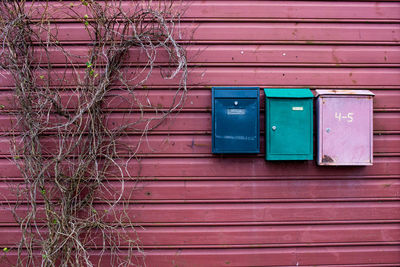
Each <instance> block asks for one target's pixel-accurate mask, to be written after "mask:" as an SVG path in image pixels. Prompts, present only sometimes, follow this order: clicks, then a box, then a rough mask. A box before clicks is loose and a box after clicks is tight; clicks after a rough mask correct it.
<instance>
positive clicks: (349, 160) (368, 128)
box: [316, 90, 374, 166]
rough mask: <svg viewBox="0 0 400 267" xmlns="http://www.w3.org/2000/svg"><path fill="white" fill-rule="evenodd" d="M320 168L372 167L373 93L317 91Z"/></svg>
mask: <svg viewBox="0 0 400 267" xmlns="http://www.w3.org/2000/svg"><path fill="white" fill-rule="evenodd" d="M316 92H317V97H318V98H317V120H318V131H317V132H318V165H331V166H332V165H333V166H335V165H372V135H373V130H372V112H373V108H372V106H373V103H372V97H373V96H374V94H373V93H371V92H370V91H367V90H316Z"/></svg>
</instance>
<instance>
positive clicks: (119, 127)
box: [0, 0, 188, 266]
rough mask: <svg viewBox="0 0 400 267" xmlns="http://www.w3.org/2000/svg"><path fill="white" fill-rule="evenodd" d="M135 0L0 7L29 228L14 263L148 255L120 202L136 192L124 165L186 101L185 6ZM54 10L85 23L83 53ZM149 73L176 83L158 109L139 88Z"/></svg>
mask: <svg viewBox="0 0 400 267" xmlns="http://www.w3.org/2000/svg"><path fill="white" fill-rule="evenodd" d="M128 2H129V5H127V1H121V0H118V1H117V0H114V1H103V2H101V3H97V2H96V1H92V0H82V1H80V2H78V3H79V4H75V5H74V4H71V3H62V2H61V3H60V2H57V3H54V2H53V3H51V2H50V1H39V2H26V1H20V0H7V1H2V2H1V4H0V27H1V30H0V40H1V42H2V44H1V48H0V57H1V58H2V59H1V60H0V63H1V68H2V69H1V75H2V76H1V78H0V79H3V80H12V81H13V86H12V87H11V88H12V90H13V92H14V96H15V105H14V106H15V107H16V109H15V110H14V111H9V113H10V115H12V117H13V118H15V119H12V120H13V129H12V131H11V133H9V135H10V136H11V137H12V138H10V139H11V140H12V141H11V145H12V157H13V160H14V162H15V163H16V164H17V165H18V168H19V170H20V172H21V174H22V178H23V180H22V183H20V185H19V186H18V188H17V191H16V192H17V195H18V200H17V201H16V202H15V205H14V206H13V214H14V217H15V219H16V221H17V222H18V223H19V226H20V229H21V232H22V237H21V242H20V243H19V245H18V247H17V251H18V257H17V262H16V263H17V265H19V266H39V265H41V266H94V265H96V264H97V263H98V262H99V261H103V262H104V261H107V262H109V263H110V264H111V265H112V266H130V265H135V264H137V265H143V264H144V261H143V260H142V258H143V257H142V256H141V253H140V252H141V249H140V244H139V242H138V240H137V237H136V236H135V234H134V233H135V227H136V224H134V221H132V215H131V214H128V212H126V209H125V207H126V203H127V202H128V200H129V196H130V193H131V192H129V193H127V192H126V189H125V186H124V184H125V182H126V181H127V180H129V179H136V177H133V175H131V174H130V172H129V168H128V165H127V164H128V163H129V162H130V160H132V159H133V160H135V159H136V155H137V152H138V150H139V147H140V145H141V143H142V140H144V139H145V137H146V135H147V133H148V132H149V131H151V130H152V129H154V128H156V127H157V126H159V125H160V124H161V123H163V121H164V120H165V119H166V118H167V116H169V115H170V114H171V113H173V112H178V111H179V109H180V108H181V106H182V104H183V101H184V98H185V94H186V91H187V87H186V80H187V76H188V67H187V59H186V53H185V49H184V48H183V47H182V46H181V45H180V44H179V43H178V37H177V36H179V34H177V32H175V31H176V23H178V22H179V15H180V14H179V12H177V11H181V10H182V9H181V8H176V7H174V6H173V3H172V2H163V1H128ZM127 6H128V7H129V8H127ZM57 14H64V15H65V14H68V15H69V19H70V21H72V22H70V23H71V25H72V26H74V27H78V28H80V29H81V30H80V34H81V35H80V36H83V37H82V38H87V43H86V44H85V46H82V47H84V48H85V49H86V50H87V53H86V52H85V53H86V54H82V53H80V54H79V53H77V52H76V51H75V50H73V48H74V46H72V45H71V44H70V43H68V33H66V32H65V28H62V23H57V21H56V20H55V18H54V17H56V16H57ZM38 15H40V16H38ZM66 36H67V38H66ZM82 47H81V48H82ZM86 50H85V51H86ZM160 57H162V58H163V60H161V61H162V62H163V63H162V64H160ZM55 58H57V59H58V60H57V62H62V63H59V64H58V65H57V64H56V63H54V62H55ZM134 59H135V60H134ZM159 73H161V74H159ZM153 76H160V77H161V78H162V79H166V80H167V79H168V80H174V81H176V86H175V87H174V88H176V92H175V97H173V100H172V101H171V104H170V106H169V107H163V109H162V110H160V108H159V107H154V106H153V105H152V104H151V102H150V101H149V99H147V98H146V97H144V98H143V97H142V95H141V96H138V94H137V91H138V89H143V88H145V86H146V84H147V83H149V80H150V79H152V77H153ZM122 95H123V96H122ZM122 97H123V98H124V99H123V100H122V101H125V102H126V103H130V109H129V110H128V111H127V113H126V114H125V115H126V119H125V120H123V122H121V121H120V122H119V123H116V124H114V122H113V123H111V121H112V119H111V117H112V114H111V112H112V111H110V109H108V107H110V103H112V102H113V101H114V102H120V101H121V99H120V98H122ZM128 132H129V133H131V134H135V135H137V136H138V137H139V138H138V140H139V141H138V142H137V143H136V144H135V145H134V146H126V145H123V144H120V142H119V140H120V138H121V137H122V136H124V135H126V134H127V133H128ZM121 151H124V155H125V156H124V157H122V156H121ZM115 185H117V186H115ZM121 248H124V253H123V255H124V256H121V255H122V254H121V253H120V249H121ZM138 252H139V253H138Z"/></svg>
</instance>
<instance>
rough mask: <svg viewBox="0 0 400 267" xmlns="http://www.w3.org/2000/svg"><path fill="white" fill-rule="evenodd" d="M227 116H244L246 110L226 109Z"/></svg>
mask: <svg viewBox="0 0 400 267" xmlns="http://www.w3.org/2000/svg"><path fill="white" fill-rule="evenodd" d="M227 114H228V115H244V114H246V110H245V109H242V108H228V111H227Z"/></svg>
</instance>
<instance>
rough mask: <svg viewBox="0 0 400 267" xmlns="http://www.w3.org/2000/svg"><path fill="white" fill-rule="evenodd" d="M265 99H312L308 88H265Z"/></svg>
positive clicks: (312, 96)
mask: <svg viewBox="0 0 400 267" xmlns="http://www.w3.org/2000/svg"><path fill="white" fill-rule="evenodd" d="M264 93H265V97H268V98H314V95H313V93H312V92H311V90H310V89H308V88H299V89H286V88H265V89H264Z"/></svg>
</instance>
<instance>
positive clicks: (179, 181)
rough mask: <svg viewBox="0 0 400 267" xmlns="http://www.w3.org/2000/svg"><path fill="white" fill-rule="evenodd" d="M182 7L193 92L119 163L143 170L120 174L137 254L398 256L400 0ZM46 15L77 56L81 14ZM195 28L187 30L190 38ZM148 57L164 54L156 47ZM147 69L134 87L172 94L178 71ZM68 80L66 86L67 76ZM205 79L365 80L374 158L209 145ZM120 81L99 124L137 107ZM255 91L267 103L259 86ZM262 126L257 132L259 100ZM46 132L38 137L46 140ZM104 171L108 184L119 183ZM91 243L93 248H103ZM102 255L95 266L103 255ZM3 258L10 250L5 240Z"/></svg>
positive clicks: (8, 104)
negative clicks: (348, 160) (339, 160)
mask: <svg viewBox="0 0 400 267" xmlns="http://www.w3.org/2000/svg"><path fill="white" fill-rule="evenodd" d="M49 4H50V8H51V6H52V5H55V6H56V5H60V4H61V3H60V2H50V3H49ZM68 4H69V2H68ZM123 5H124V6H127V3H123ZM183 5H187V11H186V13H185V15H184V16H183V17H182V18H183V23H182V24H181V25H180V26H181V27H180V29H181V30H182V31H181V34H182V36H183V43H185V45H186V46H187V49H188V58H189V60H190V64H191V65H192V66H194V65H195V66H196V67H195V68H193V69H192V70H191V72H190V80H189V86H191V87H193V88H196V89H195V90H191V91H189V94H188V97H187V100H186V104H185V106H184V108H183V110H182V112H181V113H180V114H178V115H177V116H173V117H172V118H171V119H170V120H169V121H168V122H166V123H165V124H163V125H162V126H161V127H160V128H158V129H157V130H156V131H155V132H154V134H152V135H149V137H148V142H147V141H145V142H144V143H143V145H142V146H141V148H140V149H139V151H140V153H142V155H143V158H142V160H141V162H140V164H139V163H137V162H134V161H131V162H130V163H129V164H128V169H129V171H130V173H131V174H132V175H134V176H135V175H139V176H141V177H142V179H141V181H140V182H139V183H137V184H136V183H134V182H129V181H127V183H126V184H125V185H126V188H125V189H126V191H125V195H124V196H128V193H129V196H131V199H130V201H131V202H132V203H131V205H129V206H128V207H129V209H128V210H129V215H130V217H131V219H132V221H137V222H139V223H141V224H142V225H144V226H145V229H144V230H142V229H141V228H137V234H138V236H139V238H140V239H141V241H142V244H143V245H144V246H145V248H146V250H145V254H146V263H147V266H151V267H152V266H160V267H163V266H180V267H181V266H188V267H189V266H190V267H192V266H266V265H267V266H302V265H303V266H304V265H306V266H325V267H326V266H329V267H339V266H340V267H343V266H351V267H373V266H374V267H377V266H380V267H382V266H390V267H393V266H399V265H400V247H399V244H400V238H399V229H400V227H399V225H400V214H399V210H400V207H399V203H400V202H399V192H400V190H399V186H400V182H399V181H400V179H399V177H400V157H399V154H400V138H399V134H400V71H399V70H398V68H397V67H398V66H399V65H400V48H399V46H398V44H399V41H400V26H399V21H400V15H399V14H400V13H399V10H400V3H399V2H398V1H197V0H195V1H190V2H186V1H184V3H183ZM74 8H75V9H74V11H76V12H77V14H81V15H82V16H83V15H85V14H86V13H87V10H86V9H85V7H83V6H82V5H81V4H80V3H78V2H77V4H76V5H75V7H74ZM39 14H40V15H41V13H40V12H38V15H39ZM51 15H52V16H54V18H55V19H57V20H58V21H59V24H58V26H59V27H60V33H61V35H60V36H61V38H62V39H63V40H64V41H68V43H69V44H70V46H69V47H68V48H67V51H71V53H73V54H76V55H79V56H83V57H77V58H75V60H76V61H74V63H76V64H85V63H86V61H85V58H84V57H85V56H86V55H87V51H88V49H87V47H86V46H85V45H86V43H87V34H86V32H85V31H84V30H82V29H83V27H84V25H83V24H82V23H71V22H72V20H70V17H69V14H68V12H52V13H51ZM89 15H90V14H89ZM365 22H368V23H365ZM193 29H195V34H194V35H193V37H194V39H193V40H191V42H190V43H186V41H188V40H189V39H190V35H188V33H190V31H191V30H193ZM36 51H38V50H36ZM136 52H137V51H136V50H134V49H132V50H131V51H130V53H129V56H128V60H129V61H131V62H140V61H141V59H140V57H139V58H137V56H136V55H137V54H136ZM157 60H158V61H157V62H158V63H160V64H163V63H165V62H166V60H165V57H164V56H163V54H162V53H161V54H159V57H158V59H157ZM51 61H52V63H54V64H55V65H57V66H59V67H62V64H63V63H64V62H65V60H64V58H63V56H62V55H61V54H60V53H52V54H51ZM62 72H63V70H61V69H60V70H57V69H55V70H54V73H55V74H57V73H58V74H60V75H61V73H62ZM2 74H4V73H2ZM157 75H158V73H157V71H156V72H155V77H153V78H152V80H151V81H150V82H149V84H146V88H142V89H143V90H136V92H137V93H138V95H139V99H142V100H143V101H144V102H143V103H145V101H146V99H145V97H146V96H149V100H150V102H151V103H152V104H153V106H155V107H156V108H157V110H162V109H164V108H166V107H167V106H168V104H169V103H171V100H172V97H173V94H174V90H173V89H174V88H175V83H176V81H165V80H163V79H161V78H160V77H158V76H157ZM67 79H68V82H70V83H69V85H70V86H71V87H73V86H74V79H73V78H72V77H71V76H68V77H67ZM68 82H67V84H68ZM212 86H259V87H279V88H290V87H307V88H311V89H312V90H315V89H320V88H326V89H337V90H343V89H363V90H365V89H368V90H372V92H373V93H374V94H375V95H376V96H375V97H374V100H373V101H374V126H373V127H374V137H373V142H374V143H373V145H374V165H373V166H367V167H350V166H347V167H346V166H344V167H329V168H327V167H322V166H321V167H319V166H317V165H316V164H315V162H312V161H310V162H284V163H281V162H265V160H264V159H263V154H262V153H260V154H258V155H250V156H248V155H247V156H237V155H233V156H226V155H225V156H213V155H212V154H211V90H210V88H211V87H212ZM12 87H13V82H12V79H10V76H7V74H6V75H5V76H1V75H0V89H1V91H0V113H1V114H0V132H1V133H2V135H7V134H8V133H9V130H10V129H11V120H10V119H12V117H10V116H9V114H6V112H8V111H10V110H13V109H15V108H16V107H15V105H14V104H13V103H12V101H13V100H12V99H13V97H12V95H11V89H12ZM116 89H117V90H115V91H113V92H112V93H113V94H114V95H115V97H110V98H108V100H107V101H106V103H105V106H106V107H107V109H108V110H112V111H114V112H113V113H111V114H110V115H109V117H108V126H109V127H115V126H116V125H120V124H121V123H122V122H123V121H131V120H133V119H135V118H137V116H136V115H131V116H128V115H126V113H124V112H126V111H127V110H128V109H130V108H132V107H133V108H137V107H136V106H132V103H131V101H129V97H128V95H127V94H124V93H121V91H119V90H118V86H116ZM145 89H148V90H145ZM171 89H172V90H171ZM61 97H62V99H64V103H65V104H67V103H68V106H69V107H70V108H73V107H74V105H76V102H77V101H76V97H74V96H71V95H69V94H68V92H66V93H65V94H64V95H62V96H61ZM126 97H128V98H126ZM260 97H261V103H260V104H261V105H260V107H261V109H262V110H263V108H264V103H263V102H264V99H265V98H264V94H263V93H262V94H261V96H260ZM124 98H125V99H124ZM151 115H153V114H149V115H148V116H151ZM260 127H261V132H262V133H263V132H264V130H265V127H264V116H263V112H261V114H260ZM138 138H139V137H138V136H135V135H134V134H133V131H131V130H130V131H129V132H128V135H127V136H126V137H124V138H122V139H121V141H122V142H124V143H125V144H129V145H135V144H136V142H137V141H138ZM8 141H9V139H8V137H7V136H4V137H2V138H1V139H0V157H2V159H0V178H1V179H2V181H3V182H2V183H1V184H0V203H1V204H3V205H1V209H0V222H1V225H2V227H1V228H0V235H1V236H2V238H1V239H0V247H6V246H7V247H9V248H12V247H13V244H14V243H15V242H16V241H17V240H18V237H19V236H18V234H19V231H18V227H17V225H16V224H15V222H14V221H13V217H12V215H11V213H10V211H9V208H8V206H7V205H5V201H6V199H7V201H14V200H15V196H13V195H12V194H11V191H10V190H11V189H12V188H9V185H10V186H13V185H16V184H18V183H19V182H20V181H21V177H20V173H19V171H18V169H17V168H16V166H15V165H14V164H13V163H12V161H10V160H9V159H8V158H6V157H8V156H9V149H8V145H7V144H8ZM55 141H56V140H55V139H54V138H53V137H51V136H49V137H46V138H44V139H43V142H44V143H45V144H46V145H49V147H50V151H52V149H55V148H56V146H53V144H55ZM261 148H262V150H263V148H264V142H263V140H262V142H261ZM154 149H155V150H156V152H155V151H154ZM121 155H122V156H124V154H121ZM110 178H111V179H112V180H113V182H112V183H110V188H111V189H112V190H116V191H117V192H118V190H119V186H118V183H117V182H116V180H114V177H110ZM109 197H110V198H112V197H115V195H112V194H110V195H109ZM39 202H40V201H39ZM38 204H40V203H38ZM21 207H22V208H24V207H26V206H24V205H22V206H21ZM98 207H99V208H101V207H103V208H104V206H102V205H101V203H98ZM100 210H101V209H100ZM110 220H111V218H110ZM134 237H135V238H136V237H137V236H134ZM124 248H125V244H122V245H121V254H124V253H125V251H124V250H123V249H124ZM196 248H197V249H196ZM92 253H93V259H94V260H96V259H98V255H99V253H100V252H98V251H96V250H93V252H92ZM107 253H108V252H105V260H104V261H103V262H102V264H100V266H107V267H109V266H112V264H111V263H110V261H109V259H108V258H107V257H108V255H109V254H107ZM138 256H139V258H140V257H141V256H142V255H138ZM40 258H41V255H40V254H38V261H40ZM7 259H9V260H11V261H15V259H16V254H15V250H13V249H11V250H10V251H9V252H8V253H7ZM1 260H2V259H0V266H2V264H3V263H4V262H2V261H1ZM9 263H10V262H8V263H7V265H6V266H8V265H9ZM3 265H4V264H3ZM37 265H40V263H38V264H37Z"/></svg>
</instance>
